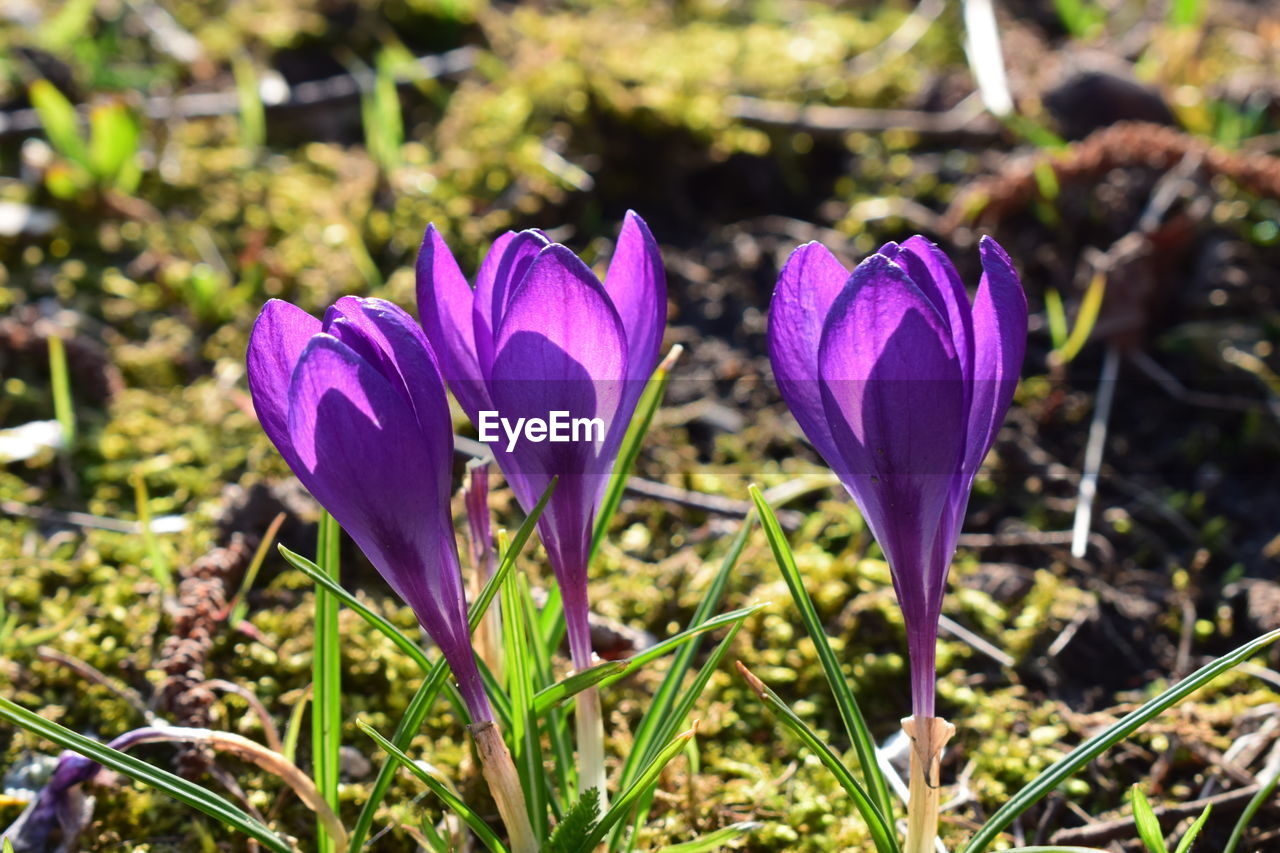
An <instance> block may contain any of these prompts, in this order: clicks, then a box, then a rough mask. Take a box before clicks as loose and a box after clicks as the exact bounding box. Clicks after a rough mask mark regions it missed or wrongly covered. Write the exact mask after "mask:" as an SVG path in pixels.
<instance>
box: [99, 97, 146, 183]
mask: <svg viewBox="0 0 1280 853" xmlns="http://www.w3.org/2000/svg"><path fill="white" fill-rule="evenodd" d="M141 134H142V128H141V126H139V124H138V120H137V119H136V118H134V116H133V113H132V112H130V111H129V108H128V107H126V106H125V105H124V103H122V102H120V101H112V102H109V103H105V104H99V105H98V106H95V107H94V108H93V109H91V110H90V111H89V164H90V166H91V167H92V170H93V174H94V176H95V177H96V178H97V179H98V180H99V181H101V182H103V183H114V184H117V185H118V186H119V185H121V184H120V181H121V179H125V180H124V182H123V183H124V184H125V186H124V187H122V188H125V189H130V190H131V189H132V187H128V186H127V183H128V178H126V176H128V175H130V173H131V172H133V171H134V170H135V169H136V164H135V163H134V158H135V157H136V156H137V154H138V144H139V138H140V136H141Z"/></svg>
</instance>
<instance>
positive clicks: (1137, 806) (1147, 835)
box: [1129, 785, 1169, 853]
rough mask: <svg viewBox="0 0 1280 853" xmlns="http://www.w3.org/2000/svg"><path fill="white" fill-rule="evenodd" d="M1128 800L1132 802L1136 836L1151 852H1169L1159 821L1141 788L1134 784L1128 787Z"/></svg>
mask: <svg viewBox="0 0 1280 853" xmlns="http://www.w3.org/2000/svg"><path fill="white" fill-rule="evenodd" d="M1129 802H1130V803H1132V804H1133V825H1134V826H1135V827H1137V829H1138V837H1139V838H1140V839H1142V843H1143V844H1144V845H1146V848H1147V850H1149V851H1151V853H1169V848H1167V847H1165V846H1164V833H1163V832H1161V831H1160V821H1159V820H1158V819H1157V818H1156V813H1155V812H1153V811H1152V810H1151V803H1149V802H1147V797H1146V795H1145V794H1143V793H1142V789H1141V788H1139V787H1138V786H1137V785H1134V786H1133V787H1132V788H1130V789H1129Z"/></svg>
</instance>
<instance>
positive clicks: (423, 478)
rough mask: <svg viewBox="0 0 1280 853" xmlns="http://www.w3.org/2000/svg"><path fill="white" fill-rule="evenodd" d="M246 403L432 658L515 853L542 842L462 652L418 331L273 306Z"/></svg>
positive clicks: (431, 389)
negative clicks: (451, 684) (445, 667)
mask: <svg viewBox="0 0 1280 853" xmlns="http://www.w3.org/2000/svg"><path fill="white" fill-rule="evenodd" d="M248 364H249V390H250V393H251V394H252V395H253V405H254V408H255V409H256V410H257V412H258V418H259V420H260V421H261V422H262V427H263V429H264V430H265V431H266V433H267V436H268V437H269V438H270V439H271V440H272V441H273V442H274V443H275V445H276V448H277V449H278V450H279V451H280V453H281V455H282V456H284V458H285V461H286V462H288V463H289V467H290V468H292V469H293V472H294V473H295V474H296V475H297V476H298V479H299V480H301V481H302V484H303V485H304V486H306V487H307V489H308V490H309V491H310V492H311V494H312V495H314V496H315V498H316V500H318V501H319V502H320V503H321V504H322V505H323V506H324V507H325V509H327V510H328V511H329V512H330V513H331V514H332V515H333V517H334V518H335V519H336V520H337V522H338V523H339V524H340V525H342V527H343V529H344V530H346V531H347V533H349V534H350V535H351V538H352V539H354V540H355V542H356V544H357V545H359V546H360V549H361V550H362V551H364V553H365V556H367V557H368V558H369V560H370V561H371V562H372V563H373V564H374V566H376V567H377V569H378V571H379V572H380V573H381V574H382V576H383V577H384V578H386V580H387V582H388V583H389V584H391V587H392V589H394V590H395V591H396V593H397V594H398V595H399V596H400V597H401V598H402V599H404V600H405V601H406V602H407V603H408V604H409V606H410V607H412V608H413V611H414V614H415V615H416V616H417V617H418V622H419V623H420V624H421V625H422V627H423V629H424V630H425V631H426V632H427V634H428V635H430V637H431V639H432V640H434V641H435V643H436V645H437V646H439V647H440V651H441V653H442V654H443V655H444V657H445V660H446V661H448V663H449V668H450V669H451V670H452V672H453V676H454V678H455V679H457V682H458V690H459V692H460V693H461V694H462V699H463V701H464V702H465V703H466V705H467V710H468V712H469V713H470V714H471V720H472V725H471V731H472V734H473V736H474V737H475V739H476V746H477V749H478V752H479V754H480V760H481V765H482V768H483V771H484V774H485V778H486V779H487V780H488V782H489V788H490V790H491V791H492V792H493V795H494V799H495V800H496V801H497V805H498V810H499V813H500V814H501V815H502V820H503V822H504V823H505V824H506V826H507V830H508V832H509V833H510V834H511V841H512V849H513V850H514V851H516V853H533V851H534V850H536V849H537V842H536V840H535V839H534V837H533V831H532V829H531V828H530V824H529V815H528V812H527V809H526V807H525V802H524V796H523V794H522V792H521V790H520V787H519V784H518V782H517V776H516V771H515V766H514V765H513V764H512V761H511V755H510V753H509V752H508V751H507V748H506V745H505V744H504V743H503V741H502V736H501V734H500V733H499V732H498V729H497V726H496V724H495V723H494V719H493V709H492V707H491V706H490V704H489V698H488V696H486V695H485V692H484V684H483V682H482V681H481V678H480V672H479V669H478V668H477V666H476V661H475V656H474V655H473V654H472V652H471V636H470V631H469V628H468V624H467V605H466V599H465V596H464V594H463V586H462V574H461V569H460V567H459V564H458V546H457V542H456V541H455V539H454V534H453V519H452V517H451V514H450V511H449V497H450V488H449V487H450V479H451V472H452V469H453V421H452V419H451V417H450V414H449V401H448V398H447V397H446V396H445V386H444V380H443V379H442V378H441V376H440V368H439V367H438V366H437V365H436V357H435V354H434V353H433V352H432V351H431V345H430V344H429V343H428V342H427V338H426V336H425V335H424V334H423V333H422V329H421V328H419V326H418V324H417V323H415V322H414V321H413V318H412V317H410V316H409V315H408V314H406V313H405V312H404V311H402V310H401V309H400V308H397V307H396V306H395V305H392V304H391V303H389V302H384V301H382V300H380V299H358V298H356V297H352V296H344V297H343V298H341V299H339V300H338V301H337V302H335V303H334V304H333V306H332V307H330V308H329V310H328V311H327V312H326V313H325V316H324V320H323V321H320V320H316V319H315V318H314V317H312V316H310V315H309V314H307V313H306V312H304V311H303V310H302V309H300V308H297V307H295V306H293V305H290V304H289V303H287V302H282V301H280V300H277V299H273V300H271V301H270V302H268V303H267V304H266V306H265V307H263V309H262V313H261V314H260V315H259V316H258V321H257V322H256V323H255V324H254V327H253V334H252V335H251V336H250V338H249V352H248Z"/></svg>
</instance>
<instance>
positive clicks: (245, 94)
mask: <svg viewBox="0 0 1280 853" xmlns="http://www.w3.org/2000/svg"><path fill="white" fill-rule="evenodd" d="M231 70H232V72H233V73H234V74H235V80H236V103H237V105H238V106H239V108H240V144H241V145H242V146H243V147H244V148H246V149H247V150H249V151H257V150H258V149H259V148H261V147H262V146H263V145H265V144H266V143H267V111H266V108H265V107H264V106H263V104H262V95H261V94H260V93H259V91H258V72H257V71H256V70H254V67H253V60H251V59H250V58H249V57H248V55H247V54H241V55H240V56H237V57H236V58H235V59H234V60H233V61H232V63H231Z"/></svg>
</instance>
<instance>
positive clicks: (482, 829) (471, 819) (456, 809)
mask: <svg viewBox="0 0 1280 853" xmlns="http://www.w3.org/2000/svg"><path fill="white" fill-rule="evenodd" d="M356 725H357V726H358V727H359V728H360V731H362V732H364V733H365V734H367V735H368V736H369V737H371V738H373V740H374V742H375V743H377V744H378V746H379V747H381V748H382V750H383V751H384V752H386V753H387V755H388V756H390V760H391V761H392V762H395V763H398V764H402V765H404V766H405V767H407V768H408V769H409V772H410V773H412V774H413V775H414V776H417V777H418V779H419V780H421V781H422V784H424V785H426V786H427V787H428V788H430V789H431V793H433V794H435V795H436V796H437V797H439V798H440V800H441V802H443V803H444V804H445V806H447V807H448V808H449V810H450V811H452V812H453V813H454V814H456V815H457V816H458V817H460V818H462V821H463V823H465V824H466V825H467V826H468V827H470V828H471V831H472V832H474V833H475V834H476V837H477V838H479V839H480V840H481V841H482V842H483V843H484V846H485V847H488V848H489V849H490V850H491V851H493V853H507V847H506V845H505V844H503V843H502V839H501V838H499V837H498V836H497V834H496V833H495V832H494V831H493V830H492V829H490V828H489V825H488V824H487V823H485V822H484V820H483V819H482V818H481V817H480V816H479V815H478V814H476V813H475V811H474V810H472V808H471V807H470V806H468V805H467V804H466V803H464V802H463V801H462V800H461V799H459V798H458V796H457V795H456V794H455V793H453V791H451V790H449V787H448V786H447V785H444V784H442V783H441V782H440V780H439V779H437V778H436V777H435V776H432V775H431V774H430V773H428V772H427V771H426V770H425V769H424V768H422V767H420V766H419V765H418V763H417V762H416V761H414V760H413V759H412V758H410V757H409V756H408V755H406V754H405V753H404V750H402V749H400V747H398V746H396V745H395V744H394V743H392V742H391V741H389V740H387V739H386V738H385V737H383V736H382V735H381V734H379V733H378V730H377V729H375V728H374V727H373V726H371V725H369V724H368V723H366V722H365V721H364V720H356Z"/></svg>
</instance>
